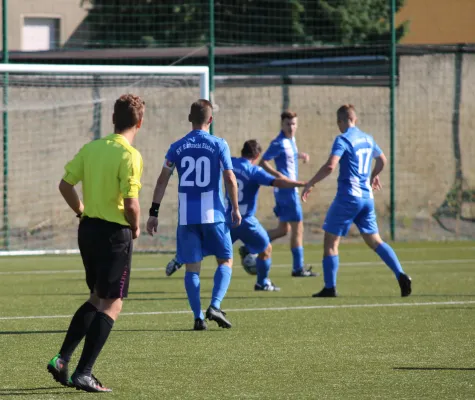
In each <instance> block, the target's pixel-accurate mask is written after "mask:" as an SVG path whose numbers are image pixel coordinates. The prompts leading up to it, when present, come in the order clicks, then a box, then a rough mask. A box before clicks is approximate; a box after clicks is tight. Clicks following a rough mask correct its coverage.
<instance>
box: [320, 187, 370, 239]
mask: <svg viewBox="0 0 475 400" xmlns="http://www.w3.org/2000/svg"><path fill="white" fill-rule="evenodd" d="M353 222H354V223H355V225H356V226H357V227H358V229H359V230H360V232H361V233H367V234H371V233H378V224H377V222H376V213H375V212H374V199H363V198H360V197H353V196H347V197H338V196H337V197H335V199H334V200H333V203H332V205H331V206H330V208H329V209H328V212H327V216H326V218H325V222H324V223H323V230H324V231H325V232H328V233H333V234H334V235H337V236H346V235H347V234H348V231H349V230H350V226H351V224H352V223H353Z"/></svg>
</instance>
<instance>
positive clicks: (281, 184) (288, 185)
mask: <svg viewBox="0 0 475 400" xmlns="http://www.w3.org/2000/svg"><path fill="white" fill-rule="evenodd" d="M306 184H307V183H306V182H301V181H293V180H291V179H288V178H285V177H284V178H276V179H274V181H273V183H272V186H274V187H276V188H282V189H293V188H296V187H304V186H305V185H306Z"/></svg>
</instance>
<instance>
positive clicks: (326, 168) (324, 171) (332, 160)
mask: <svg viewBox="0 0 475 400" xmlns="http://www.w3.org/2000/svg"><path fill="white" fill-rule="evenodd" d="M339 161H340V156H336V155H333V154H332V155H331V156H330V157H329V158H328V161H327V162H326V163H325V164H323V165H322V166H321V167H320V169H319V170H318V172H317V173H316V174H315V175H314V176H313V178H312V179H310V180H309V181H308V182H307V184H306V185H305V188H304V190H303V191H302V201H304V202H305V201H307V197H308V195H309V194H310V192H311V191H312V189H313V187H314V186H315V184H317V183H318V182H320V181H322V180H324V179H325V178H326V177H327V176H328V175H330V174H331V173H332V172H333V171H334V170H335V168H336V166H337V165H338V162H339Z"/></svg>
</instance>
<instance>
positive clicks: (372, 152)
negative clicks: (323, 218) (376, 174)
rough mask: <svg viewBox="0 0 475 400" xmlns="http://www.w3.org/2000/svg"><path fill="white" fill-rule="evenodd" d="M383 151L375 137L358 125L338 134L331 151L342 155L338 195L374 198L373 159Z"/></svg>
mask: <svg viewBox="0 0 475 400" xmlns="http://www.w3.org/2000/svg"><path fill="white" fill-rule="evenodd" d="M381 153H382V151H381V149H380V148H379V146H378V145H377V144H376V142H375V141H374V139H373V137H372V136H370V135H368V134H367V133H364V132H363V131H360V130H359V129H358V128H357V127H354V128H349V129H348V130H347V131H346V132H345V133H343V134H341V135H338V136H337V137H336V139H335V141H334V143H333V147H332V151H331V154H332V155H335V156H339V157H341V159H340V173H339V175H338V191H337V195H350V196H354V197H362V198H373V190H372V189H371V185H370V177H371V161H372V160H373V158H374V157H378V156H379V155H381Z"/></svg>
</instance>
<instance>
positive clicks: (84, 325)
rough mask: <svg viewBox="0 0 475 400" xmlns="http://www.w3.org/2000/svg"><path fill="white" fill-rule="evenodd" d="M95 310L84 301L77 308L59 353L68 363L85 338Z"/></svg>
mask: <svg viewBox="0 0 475 400" xmlns="http://www.w3.org/2000/svg"><path fill="white" fill-rule="evenodd" d="M96 312H97V308H96V307H94V306H93V305H92V304H91V303H89V302H88V301H86V302H85V303H84V304H83V305H82V306H81V307H79V308H78V309H77V311H76V313H75V314H74V316H73V318H72V320H71V323H70V324H69V328H68V332H67V333H66V337H65V338H64V342H63V346H62V347H61V350H60V351H59V354H60V356H61V358H62V359H63V360H64V361H66V362H69V360H70V359H71V356H72V354H73V352H74V350H76V347H77V346H78V345H79V343H80V342H81V340H82V339H83V337H84V336H86V333H87V331H88V330H89V327H90V326H91V323H92V321H93V319H94V317H95V316H96Z"/></svg>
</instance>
